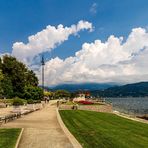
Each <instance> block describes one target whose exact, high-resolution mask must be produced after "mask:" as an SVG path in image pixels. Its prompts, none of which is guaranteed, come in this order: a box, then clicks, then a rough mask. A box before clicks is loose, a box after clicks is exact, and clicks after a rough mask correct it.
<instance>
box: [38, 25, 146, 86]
mask: <svg viewBox="0 0 148 148" xmlns="http://www.w3.org/2000/svg"><path fill="white" fill-rule="evenodd" d="M147 59H148V32H146V30H145V29H144V28H135V29H133V30H132V31H131V33H130V34H129V36H128V38H127V40H126V41H125V42H123V37H120V38H118V37H115V36H113V35H111V36H110V37H109V38H108V39H107V41H106V42H102V41H101V40H95V41H94V42H92V43H84V44H83V45H82V48H81V49H80V50H79V51H78V52H76V53H75V56H73V57H68V58H66V59H64V60H63V59H60V58H59V57H56V58H54V59H51V60H49V61H47V62H46V64H45V84H46V85H56V84H60V83H81V82H120V83H130V82H137V81H146V80H148V68H147V65H148V60H147ZM37 74H38V76H39V78H40V74H41V69H40V71H38V72H37Z"/></svg>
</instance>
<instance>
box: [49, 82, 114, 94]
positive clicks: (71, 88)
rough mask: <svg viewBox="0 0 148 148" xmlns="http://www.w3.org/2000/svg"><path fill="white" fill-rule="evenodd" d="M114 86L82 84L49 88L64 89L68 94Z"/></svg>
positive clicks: (112, 84)
mask: <svg viewBox="0 0 148 148" xmlns="http://www.w3.org/2000/svg"><path fill="white" fill-rule="evenodd" d="M113 86H116V84H115V83H82V84H61V85H57V86H54V87H49V89H51V90H59V89H64V90H67V91H70V92H74V91H77V90H89V91H93V90H102V89H106V88H109V87H113Z"/></svg>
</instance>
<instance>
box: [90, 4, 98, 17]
mask: <svg viewBox="0 0 148 148" xmlns="http://www.w3.org/2000/svg"><path fill="white" fill-rule="evenodd" d="M97 7H98V5H97V3H93V4H92V5H91V7H90V10H89V12H90V13H92V14H96V13H97Z"/></svg>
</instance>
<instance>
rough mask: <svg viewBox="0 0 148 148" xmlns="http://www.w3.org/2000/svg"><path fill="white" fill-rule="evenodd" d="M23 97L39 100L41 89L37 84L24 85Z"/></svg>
mask: <svg viewBox="0 0 148 148" xmlns="http://www.w3.org/2000/svg"><path fill="white" fill-rule="evenodd" d="M23 97H24V98H26V99H32V100H41V99H42V98H43V90H42V89H41V88H40V87H38V86H31V85H30V86H26V87H25V92H24V96H23Z"/></svg>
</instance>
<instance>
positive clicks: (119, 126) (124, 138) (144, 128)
mask: <svg viewBox="0 0 148 148" xmlns="http://www.w3.org/2000/svg"><path fill="white" fill-rule="evenodd" d="M60 115H61V117H62V119H63V121H64V123H65V125H66V126H67V128H68V129H69V130H70V132H71V133H72V134H73V135H74V136H75V137H76V139H77V140H78V141H79V142H80V143H81V144H82V146H83V148H99V147H100V148H119V147H120V148H147V147H148V124H144V123H140V122H136V121H132V120H129V119H125V118H122V117H119V116H117V115H115V114H111V113H99V112H93V111H80V110H75V111H74V110H61V111H60Z"/></svg>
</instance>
